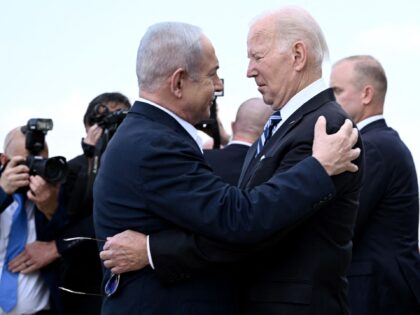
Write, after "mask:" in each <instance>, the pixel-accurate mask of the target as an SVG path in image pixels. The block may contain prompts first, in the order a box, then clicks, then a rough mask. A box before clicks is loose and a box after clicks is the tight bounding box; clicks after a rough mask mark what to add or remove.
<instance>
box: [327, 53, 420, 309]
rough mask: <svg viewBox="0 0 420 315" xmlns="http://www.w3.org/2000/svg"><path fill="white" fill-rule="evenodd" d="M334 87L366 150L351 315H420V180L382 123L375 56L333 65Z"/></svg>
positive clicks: (381, 80)
mask: <svg viewBox="0 0 420 315" xmlns="http://www.w3.org/2000/svg"><path fill="white" fill-rule="evenodd" d="M331 87H332V88H333V89H334V92H335V95H336V97H337V100H338V102H339V103H340V104H341V106H343V108H344V110H345V111H347V112H348V113H349V115H350V116H351V117H352V118H353V120H354V122H356V123H357V126H358V127H359V129H360V132H361V137H362V141H363V146H364V148H365V165H366V167H365V174H364V184H363V187H362V190H361V194H360V205H359V211H358V214H357V221H356V226H355V230H354V237H353V257H352V263H351V266H350V270H349V272H348V278H349V302H350V306H351V311H352V314H353V315H365V314H366V315H368V314H381V315H388V314H389V315H391V314H392V315H399V314H401V315H403V314H404V315H410V314H412V315H414V314H420V268H419V266H420V255H419V251H418V222H419V193H418V183H417V175H416V169H415V166H414V162H413V158H412V156H411V153H410V151H409V149H408V148H407V147H406V145H405V144H404V143H403V142H402V140H401V139H400V137H399V135H398V133H397V132H396V131H395V130H393V129H392V128H390V127H388V125H387V124H386V122H385V119H384V116H383V110H384V102H385V94H386V90H387V79H386V75H385V71H384V69H383V68H382V65H381V64H380V63H379V62H378V61H377V60H376V59H375V58H373V57H372V56H366V55H361V56H351V57H347V58H344V59H342V60H340V61H338V62H337V63H336V64H335V65H334V67H333V69H332V72H331Z"/></svg>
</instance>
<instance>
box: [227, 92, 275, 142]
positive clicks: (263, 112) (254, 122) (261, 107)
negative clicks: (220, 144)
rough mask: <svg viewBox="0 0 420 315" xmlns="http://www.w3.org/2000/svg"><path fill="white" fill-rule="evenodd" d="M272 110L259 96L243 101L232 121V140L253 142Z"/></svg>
mask: <svg viewBox="0 0 420 315" xmlns="http://www.w3.org/2000/svg"><path fill="white" fill-rule="evenodd" d="M272 113H273V110H272V109H271V107H270V106H268V105H267V104H265V103H264V101H263V100H262V99H261V98H251V99H249V100H246V101H245V102H243V103H242V104H241V105H240V106H239V108H238V111H237V113H236V119H235V121H234V122H232V140H236V141H245V142H249V143H254V142H255V141H256V140H257V139H258V137H259V136H260V135H261V132H262V130H263V128H264V125H265V123H266V122H267V120H268V118H269V117H270V115H271V114H272Z"/></svg>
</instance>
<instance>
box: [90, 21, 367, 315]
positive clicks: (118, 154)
mask: <svg viewBox="0 0 420 315" xmlns="http://www.w3.org/2000/svg"><path fill="white" fill-rule="evenodd" d="M174 52H175V53H174ZM217 70H218V60H217V57H216V55H215V52H214V48H213V46H212V44H211V42H210V41H209V39H208V38H207V37H206V36H205V35H204V34H203V33H202V31H201V30H200V29H199V28H198V27H195V26H192V25H189V24H184V23H177V22H166V23H158V24H155V25H152V26H151V27H149V28H148V30H147V31H146V34H145V35H144V36H143V38H142V40H141V42H140V46H139V50H138V57H137V76H138V82H139V91H140V93H139V94H140V101H137V102H135V103H134V105H133V107H132V109H131V110H130V112H129V113H128V115H127V117H126V118H125V119H124V121H123V122H122V124H121V125H120V126H119V128H118V130H117V131H116V133H115V135H114V137H113V139H112V141H111V142H110V143H109V145H108V147H107V150H106V151H105V153H104V155H103V158H102V161H101V168H100V169H99V173H98V176H97V178H96V181H95V185H94V200H95V203H94V223H95V230H96V233H97V237H98V238H99V239H106V238H107V237H110V236H112V235H115V234H117V233H120V232H123V231H124V230H127V229H132V230H134V231H137V232H143V233H145V234H151V233H155V232H158V231H165V230H169V229H173V228H175V227H176V226H180V227H183V228H185V229H192V231H194V232H196V233H198V232H200V233H202V234H203V235H205V236H207V237H210V238H215V239H217V240H219V241H221V240H224V241H226V242H231V243H233V244H238V243H239V244H241V243H249V242H256V241H258V240H261V239H264V238H266V237H268V236H269V235H271V234H273V233H276V232H278V231H282V230H284V229H285V228H286V227H288V226H290V225H291V224H293V223H294V222H296V221H299V220H300V218H301V217H303V216H307V215H309V214H310V213H313V212H315V211H317V210H318V209H319V208H320V205H322V204H323V203H325V202H327V201H328V200H330V199H331V198H332V197H333V194H332V193H333V192H335V189H334V187H333V186H334V185H333V183H332V180H331V178H330V177H329V176H327V175H328V174H330V175H331V174H338V173H340V172H342V171H346V170H351V171H353V172H354V171H357V169H358V168H357V166H356V165H355V164H353V163H351V162H350V161H351V160H354V159H355V158H356V157H357V156H358V155H359V152H360V151H359V150H358V149H353V150H350V147H352V146H353V145H354V144H355V143H356V141H355V138H357V132H355V131H354V130H353V128H352V126H351V123H350V121H347V122H346V123H345V124H344V126H343V129H341V130H340V131H339V132H338V133H337V134H334V135H327V134H326V131H325V118H324V119H319V121H318V124H316V126H315V127H316V129H315V131H316V132H315V134H316V137H315V141H314V145H313V148H312V150H313V153H312V152H310V153H309V154H308V157H307V158H306V159H304V160H303V161H302V162H300V163H298V164H297V165H295V166H294V167H292V168H291V169H290V170H288V171H287V172H285V173H283V174H276V175H274V176H273V177H272V178H266V180H268V182H266V183H263V184H261V185H259V186H258V187H255V189H249V190H242V191H241V190H239V189H238V188H236V187H234V186H230V185H228V184H226V183H224V182H223V181H222V180H221V179H220V178H219V177H217V176H215V175H214V174H213V173H212V171H211V168H210V167H209V166H208V165H207V164H206V162H205V160H204V158H203V155H202V152H201V150H200V146H199V144H198V143H197V134H196V129H195V128H194V127H193V126H194V125H195V124H196V123H198V122H199V121H201V120H203V119H205V118H208V117H209V114H210V106H211V103H212V99H213V95H214V92H215V91H220V90H221V89H222V84H221V81H220V79H219V77H218V75H217ZM317 118H318V117H316V118H315V119H314V120H313V121H311V126H310V128H311V131H309V133H310V134H311V139H310V140H312V138H313V128H314V125H315V120H316V119H317ZM343 121H344V120H342V121H341V122H340V125H341V123H342V122H343ZM337 129H338V128H337ZM348 138H351V139H348ZM310 142H311V141H310ZM331 148H333V150H331ZM308 149H309V151H311V145H309V148H308ZM342 153H344V156H342ZM311 154H313V156H311ZM317 160H318V161H317ZM323 165H324V166H325V167H326V168H325V169H324V167H323ZM338 193H340V192H338ZM340 212H341V211H340ZM130 232H132V234H135V235H137V234H136V232H133V231H130ZM137 242H139V245H143V242H144V243H145V242H146V239H145V238H141V239H135V240H134V241H133V242H130V243H132V244H133V243H134V244H133V245H136V244H137ZM113 244H115V242H112V241H111V242H110V244H108V247H107V248H106V251H108V252H109V253H111V254H112V253H113V252H114V248H113ZM112 264H113V261H112V259H110V260H107V259H106V260H105V262H104V265H105V267H108V268H109V267H112ZM112 272H114V270H112ZM116 273H117V274H118V272H116ZM115 278H116V277H115V276H112V275H111V272H110V270H108V271H106V272H105V275H104V281H105V282H106V283H108V285H107V286H106V288H107V292H108V293H109V295H108V296H106V297H105V299H104V304H103V308H102V313H103V314H215V313H218V314H232V313H233V312H234V306H233V305H232V303H233V302H234V300H233V299H235V294H236V292H232V291H230V290H229V287H221V286H220V284H219V280H220V279H219V278H218V277H217V274H208V275H202V277H200V278H197V279H192V280H191V281H187V282H185V283H180V284H176V285H165V284H162V283H161V282H159V281H158V278H157V276H156V274H155V273H154V272H153V270H152V268H151V267H147V268H145V269H143V270H139V271H137V270H136V271H134V272H130V273H125V274H122V275H121V276H120V278H119V283H118V285H113V284H114V283H115V282H113V280H112V279H115ZM117 278H118V277H117Z"/></svg>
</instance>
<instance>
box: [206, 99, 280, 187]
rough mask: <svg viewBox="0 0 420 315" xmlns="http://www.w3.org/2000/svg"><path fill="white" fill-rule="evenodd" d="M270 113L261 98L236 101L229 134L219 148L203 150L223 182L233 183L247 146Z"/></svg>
mask: <svg viewBox="0 0 420 315" xmlns="http://www.w3.org/2000/svg"><path fill="white" fill-rule="evenodd" d="M272 113H273V111H272V110H271V108H270V107H269V106H267V104H265V103H264V101H263V100H262V99H261V98H258V97H254V98H250V99H248V100H246V101H245V102H243V103H242V104H241V105H239V108H238V111H237V112H236V118H235V121H233V122H232V138H231V140H230V141H229V143H228V144H227V145H226V146H225V147H224V148H223V149H213V150H204V151H203V153H204V158H205V160H206V161H207V162H208V163H209V164H210V166H211V167H212V169H213V170H214V173H215V174H216V175H219V176H221V177H222V178H223V180H224V181H225V182H226V183H229V184H231V185H237V184H238V179H239V176H240V175H241V170H242V165H243V163H244V159H245V156H246V153H247V152H248V149H249V147H250V146H251V145H252V144H253V143H254V142H255V141H256V140H257V139H258V137H259V136H260V135H261V132H262V131H263V128H264V125H265V123H266V122H267V120H268V118H269V117H270V115H271V114H272Z"/></svg>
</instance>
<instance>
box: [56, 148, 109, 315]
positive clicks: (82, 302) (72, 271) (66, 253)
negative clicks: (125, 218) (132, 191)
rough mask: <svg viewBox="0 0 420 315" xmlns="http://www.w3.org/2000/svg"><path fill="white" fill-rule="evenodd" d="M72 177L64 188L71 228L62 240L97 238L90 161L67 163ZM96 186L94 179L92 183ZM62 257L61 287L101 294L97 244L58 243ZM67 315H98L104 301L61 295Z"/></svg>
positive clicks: (66, 231)
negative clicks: (94, 225) (93, 213)
mask: <svg viewBox="0 0 420 315" xmlns="http://www.w3.org/2000/svg"><path fill="white" fill-rule="evenodd" d="M68 166H69V174H68V176H67V180H66V182H65V183H64V184H63V185H62V191H63V198H62V202H63V206H64V207H65V208H66V211H67V214H68V221H69V223H68V225H67V226H66V228H65V229H63V230H62V231H61V237H62V238H72V237H80V236H83V237H91V238H95V237H96V235H95V231H94V228H93V217H92V211H93V200H92V187H90V189H89V188H88V187H89V184H90V177H89V173H88V159H87V158H86V157H85V156H84V155H79V156H77V157H75V158H74V159H72V160H70V161H69V162H68ZM92 182H93V179H92ZM57 247H58V251H59V253H60V254H61V256H62V258H61V264H60V286H62V287H65V288H67V289H70V290H73V291H80V292H87V293H101V287H102V286H101V284H102V265H101V262H100V259H99V255H98V245H97V242H95V241H91V240H76V241H71V242H65V241H63V240H62V239H59V240H57ZM61 295H62V301H63V313H64V315H73V314H78V315H99V314H100V312H101V304H102V301H101V298H100V297H98V296H93V295H78V294H72V293H69V292H66V291H62V292H61Z"/></svg>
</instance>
